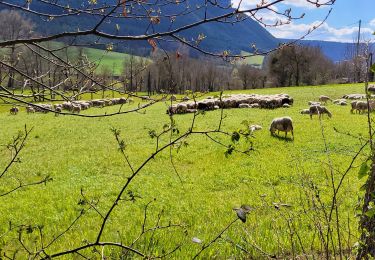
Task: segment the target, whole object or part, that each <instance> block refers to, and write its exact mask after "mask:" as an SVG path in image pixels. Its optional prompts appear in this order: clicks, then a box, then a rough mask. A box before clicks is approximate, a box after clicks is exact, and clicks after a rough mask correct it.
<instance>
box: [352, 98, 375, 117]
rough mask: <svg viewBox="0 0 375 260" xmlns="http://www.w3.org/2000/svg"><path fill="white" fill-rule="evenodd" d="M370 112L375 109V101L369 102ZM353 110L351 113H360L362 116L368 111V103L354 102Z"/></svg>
mask: <svg viewBox="0 0 375 260" xmlns="http://www.w3.org/2000/svg"><path fill="white" fill-rule="evenodd" d="M369 105H370V111H373V110H374V109H375V100H369ZM351 106H352V109H351V110H350V112H351V113H353V111H354V110H355V111H356V112H357V111H358V112H359V113H360V114H361V113H362V112H364V111H366V110H367V109H368V106H367V102H366V101H353V102H352V103H351Z"/></svg>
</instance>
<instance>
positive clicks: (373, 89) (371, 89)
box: [367, 85, 375, 92]
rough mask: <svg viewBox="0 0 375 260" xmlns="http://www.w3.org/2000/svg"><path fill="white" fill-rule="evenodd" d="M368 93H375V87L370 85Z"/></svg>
mask: <svg viewBox="0 0 375 260" xmlns="http://www.w3.org/2000/svg"><path fill="white" fill-rule="evenodd" d="M367 91H368V92H375V85H369V86H368V88H367Z"/></svg>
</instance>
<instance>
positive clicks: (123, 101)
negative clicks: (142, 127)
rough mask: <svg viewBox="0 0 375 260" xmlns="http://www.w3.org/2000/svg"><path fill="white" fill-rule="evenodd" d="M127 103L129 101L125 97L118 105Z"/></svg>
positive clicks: (121, 98)
mask: <svg viewBox="0 0 375 260" xmlns="http://www.w3.org/2000/svg"><path fill="white" fill-rule="evenodd" d="M126 102H127V100H126V98H124V97H120V99H119V100H118V104H125V103H126Z"/></svg>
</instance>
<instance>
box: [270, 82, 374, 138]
mask: <svg viewBox="0 0 375 260" xmlns="http://www.w3.org/2000/svg"><path fill="white" fill-rule="evenodd" d="M374 92H375V86H374ZM364 98H366V95H363V94H349V95H344V96H343V99H336V100H332V99H331V98H330V97H328V96H323V95H322V96H320V97H319V102H315V101H309V102H308V105H309V106H310V107H309V108H308V109H303V110H301V114H308V115H310V118H311V119H312V116H313V115H319V118H321V117H322V116H323V115H324V114H327V115H328V117H332V113H331V112H330V111H329V110H328V109H327V108H326V107H325V106H323V105H322V104H324V105H325V104H327V102H328V101H332V103H333V104H336V105H340V106H346V105H347V101H346V99H355V100H354V101H352V102H351V103H350V104H351V110H350V112H351V113H354V112H355V113H357V112H358V113H359V114H361V113H364V112H365V111H367V110H369V111H374V110H375V100H369V101H368V102H367V101H363V100H360V99H364ZM276 130H277V131H278V133H279V131H282V132H285V138H286V137H287V133H288V132H291V133H292V136H293V139H294V134H293V121H292V119H291V118H290V117H280V118H275V119H274V120H272V122H271V126H270V132H271V135H275V132H276Z"/></svg>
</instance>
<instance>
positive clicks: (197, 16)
mask: <svg viewBox="0 0 375 260" xmlns="http://www.w3.org/2000/svg"><path fill="white" fill-rule="evenodd" d="M219 1H220V2H221V3H223V4H224V5H225V4H227V5H229V3H230V0H219ZM13 2H14V3H19V4H24V3H25V1H24V0H14V1H13ZM82 2H83V1H71V0H60V1H59V4H60V5H70V6H71V7H73V6H74V5H80V4H84V3H82ZM84 2H86V3H87V2H88V1H84ZM97 2H98V4H103V3H107V4H110V3H117V0H98V1H97ZM202 2H204V1H201V0H188V3H189V5H190V6H192V7H195V6H199V5H201V4H202ZM179 6H181V7H179ZM183 6H184V5H183V4H181V5H173V9H171V7H168V6H166V7H160V8H161V12H162V13H164V14H171V13H173V14H174V13H178V11H181V10H177V9H179V8H182V7H183ZM0 8H4V6H3V5H1V4H0ZM30 9H31V10H34V11H38V12H44V13H54V14H61V13H62V12H63V11H62V9H60V8H57V7H51V6H48V5H46V4H43V3H42V2H41V1H32V2H31V4H30ZM233 10H234V9H229V10H223V9H221V8H210V9H208V13H207V16H208V17H214V16H218V15H221V14H223V13H224V12H228V11H233ZM204 16H205V13H204V10H203V9H201V10H200V11H198V12H193V13H191V14H187V15H185V16H183V17H181V18H177V19H176V21H175V23H174V24H173V26H172V28H177V27H179V26H181V25H187V24H191V23H194V22H197V21H199V20H201V19H203V18H204ZM28 17H29V18H31V19H32V20H33V22H34V23H36V25H37V26H36V29H37V31H38V32H39V33H40V34H44V35H48V34H53V33H59V32H64V31H76V30H78V29H80V30H86V29H89V28H92V26H93V25H95V24H96V22H98V20H99V18H100V17H92V16H89V15H85V14H80V15H79V16H69V17H66V18H58V19H53V20H51V21H49V22H46V21H45V18H44V20H42V19H41V18H40V17H38V16H35V15H31V14H29V15H28ZM116 24H118V27H117V26H116ZM116 27H117V28H119V30H118V31H117V29H116ZM152 27H153V29H154V30H155V31H157V32H163V31H168V29H169V27H170V21H169V19H168V20H164V19H162V21H161V22H160V24H157V25H153V26H152ZM152 27H150V26H149V20H138V19H137V20H135V19H111V20H110V21H108V22H107V23H104V24H103V25H102V26H101V27H100V29H101V30H102V31H104V32H107V33H112V34H116V33H119V34H124V35H139V34H144V33H145V30H146V28H149V29H148V32H149V33H150V32H151V28H152ZM199 34H204V35H205V36H206V39H205V40H204V41H203V42H202V43H201V47H202V48H205V49H206V50H208V51H211V52H217V51H223V50H229V51H231V52H233V53H240V52H241V51H246V52H251V51H252V49H251V45H252V44H256V46H257V48H259V49H260V50H268V49H272V48H274V47H276V46H277V45H278V43H279V40H278V39H276V38H275V37H273V36H272V35H271V34H270V33H269V32H268V31H267V30H266V29H265V28H263V27H262V26H261V25H259V24H258V23H257V22H255V21H254V20H252V19H247V20H245V21H243V22H241V23H234V24H230V23H218V22H212V23H207V24H203V25H201V26H198V27H195V28H192V29H189V30H187V31H185V32H183V33H182V34H181V35H180V36H182V37H185V38H186V39H192V38H197V36H198V35H199ZM86 39H87V38H86ZM89 40H92V41H95V40H97V39H96V38H95V37H91V38H89ZM107 42H108V41H107ZM160 44H162V45H163V46H164V47H166V48H176V47H178V45H171V44H169V43H165V42H162V43H160ZM134 47H136V48H137V49H138V50H140V51H141V52H142V51H143V52H145V54H147V53H149V52H150V46H149V45H148V43H147V42H139V41H138V42H131V41H128V42H124V41H121V42H117V43H116V44H115V50H116V51H128V50H129V49H133V48H134Z"/></svg>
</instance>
